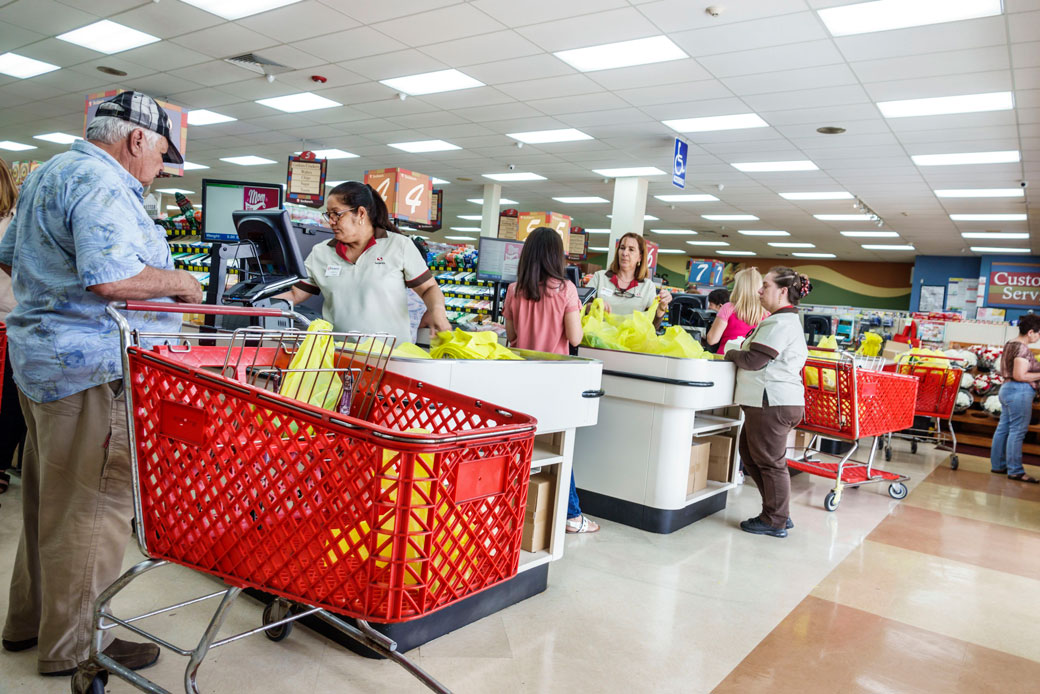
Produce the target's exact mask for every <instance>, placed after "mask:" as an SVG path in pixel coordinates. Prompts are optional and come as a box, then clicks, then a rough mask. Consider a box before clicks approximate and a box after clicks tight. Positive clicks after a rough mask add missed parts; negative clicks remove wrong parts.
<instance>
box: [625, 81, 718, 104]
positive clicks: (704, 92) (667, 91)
mask: <svg viewBox="0 0 1040 694" xmlns="http://www.w3.org/2000/svg"><path fill="white" fill-rule="evenodd" d="M615 93H616V94H617V95H618V96H620V97H621V98H622V99H624V100H625V101H627V102H628V103H630V104H632V105H633V106H656V105H658V104H671V103H675V99H676V98H677V97H679V96H681V97H682V98H683V99H691V100H694V101H699V100H702V99H703V100H710V99H725V98H727V97H731V96H733V93H732V92H730V90H729V89H727V88H726V87H725V85H723V84H722V83H721V82H718V81H716V80H701V81H699V82H684V83H682V84H665V85H661V86H658V87H644V88H642V89H622V90H619V91H617V92H615Z"/></svg>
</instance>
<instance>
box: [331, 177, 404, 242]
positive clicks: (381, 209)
mask: <svg viewBox="0 0 1040 694" xmlns="http://www.w3.org/2000/svg"><path fill="white" fill-rule="evenodd" d="M329 197H330V198H331V197H336V198H339V199H340V200H342V201H343V203H344V204H345V205H346V206H347V207H350V208H352V209H355V210H356V209H357V208H359V207H364V208H365V209H366V210H367V211H368V217H369V219H371V220H372V226H373V227H374V228H376V229H386V230H387V231H396V232H397V233H401V230H400V229H398V228H397V225H396V224H394V223H393V222H392V221H390V212H389V211H388V210H387V209H386V203H385V202H383V198H382V197H381V196H380V195H379V193H377V192H376V189H375V188H373V187H372V186H370V185H368V184H367V183H362V182H361V181H344V182H343V183H340V184H339V185H338V186H336V187H335V188H333V189H332V190H331V191H329Z"/></svg>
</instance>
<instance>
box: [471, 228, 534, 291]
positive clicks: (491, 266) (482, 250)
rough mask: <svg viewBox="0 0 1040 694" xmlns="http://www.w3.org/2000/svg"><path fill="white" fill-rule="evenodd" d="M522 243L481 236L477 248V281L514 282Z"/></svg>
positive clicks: (522, 246)
mask: <svg viewBox="0 0 1040 694" xmlns="http://www.w3.org/2000/svg"><path fill="white" fill-rule="evenodd" d="M523 249H524V242H523V241H510V240H508V239H495V238H491V237H490V236H481V237H480V245H479V246H478V247H477V279H478V280H489V281H492V282H516V271H517V268H518V267H519V266H520V252H521V251H523Z"/></svg>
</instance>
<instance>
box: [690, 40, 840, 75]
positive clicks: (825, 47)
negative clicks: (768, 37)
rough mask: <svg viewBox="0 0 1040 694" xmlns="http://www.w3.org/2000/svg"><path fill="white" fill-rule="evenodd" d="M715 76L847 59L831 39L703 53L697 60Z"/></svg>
mask: <svg viewBox="0 0 1040 694" xmlns="http://www.w3.org/2000/svg"><path fill="white" fill-rule="evenodd" d="M697 62H699V63H700V64H701V65H703V66H704V67H705V68H707V69H708V71H710V72H711V73H712V74H713V75H714V76H715V77H737V76H740V75H755V74H758V73H760V72H762V70H763V67H768V69H769V71H770V72H777V71H779V70H796V69H799V68H809V67H817V66H820V65H834V64H836V63H844V62H845V59H844V58H843V57H842V55H841V53H839V52H838V49H837V48H836V47H835V45H834V42H833V41H831V40H830V39H825V40H821V41H806V42H804V43H796V44H790V45H787V46H771V47H769V48H759V49H755V50H750V51H738V52H735V53H723V54H721V55H708V56H702V57H700V58H698V59H697Z"/></svg>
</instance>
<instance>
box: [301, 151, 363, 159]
mask: <svg viewBox="0 0 1040 694" xmlns="http://www.w3.org/2000/svg"><path fill="white" fill-rule="evenodd" d="M311 151H312V152H314V156H315V157H317V158H318V159H357V158H358V155H357V154H351V153H350V152H344V151H343V150H342V149H312V150H311ZM294 154H296V155H300V154H303V152H294Z"/></svg>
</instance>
